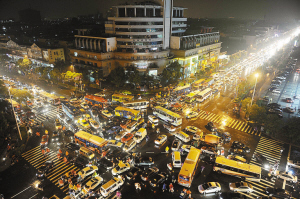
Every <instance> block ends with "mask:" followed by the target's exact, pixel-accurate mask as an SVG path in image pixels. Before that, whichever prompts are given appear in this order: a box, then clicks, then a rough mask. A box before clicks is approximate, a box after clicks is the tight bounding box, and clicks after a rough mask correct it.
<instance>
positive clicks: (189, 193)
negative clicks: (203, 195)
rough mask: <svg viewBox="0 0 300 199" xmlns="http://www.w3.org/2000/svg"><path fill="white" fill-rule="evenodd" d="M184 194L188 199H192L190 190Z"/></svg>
mask: <svg viewBox="0 0 300 199" xmlns="http://www.w3.org/2000/svg"><path fill="white" fill-rule="evenodd" d="M186 194H187V195H188V197H189V198H192V192H191V190H187V192H186Z"/></svg>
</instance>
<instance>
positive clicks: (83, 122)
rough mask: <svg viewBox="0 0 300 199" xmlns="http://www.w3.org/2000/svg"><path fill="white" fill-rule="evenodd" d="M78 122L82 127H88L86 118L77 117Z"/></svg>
mask: <svg viewBox="0 0 300 199" xmlns="http://www.w3.org/2000/svg"><path fill="white" fill-rule="evenodd" d="M78 123H79V124H80V125H81V126H82V127H83V128H90V124H89V123H88V122H87V121H86V119H79V120H78Z"/></svg>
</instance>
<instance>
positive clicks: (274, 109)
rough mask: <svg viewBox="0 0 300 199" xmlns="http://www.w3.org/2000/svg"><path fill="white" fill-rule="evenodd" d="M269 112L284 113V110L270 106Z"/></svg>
mask: <svg viewBox="0 0 300 199" xmlns="http://www.w3.org/2000/svg"><path fill="white" fill-rule="evenodd" d="M267 113H268V114H282V110H281V109H276V108H270V109H268V112H267Z"/></svg>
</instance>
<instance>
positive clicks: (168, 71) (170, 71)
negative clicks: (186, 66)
mask: <svg viewBox="0 0 300 199" xmlns="http://www.w3.org/2000/svg"><path fill="white" fill-rule="evenodd" d="M182 69H183V68H182V66H181V65H180V64H179V63H178V62H177V61H175V62H173V63H171V64H170V65H169V66H168V67H166V68H165V69H164V70H163V73H162V80H163V84H173V83H178V81H179V80H180V79H182V78H183V72H182Z"/></svg>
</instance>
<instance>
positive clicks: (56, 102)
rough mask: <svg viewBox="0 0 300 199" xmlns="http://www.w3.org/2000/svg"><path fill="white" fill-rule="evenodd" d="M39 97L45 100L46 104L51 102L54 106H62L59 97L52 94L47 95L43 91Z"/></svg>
mask: <svg viewBox="0 0 300 199" xmlns="http://www.w3.org/2000/svg"><path fill="white" fill-rule="evenodd" d="M39 95H40V96H41V97H42V98H43V100H44V101H46V102H50V103H52V104H53V105H59V104H60V99H59V97H58V96H56V95H54V94H51V93H47V92H45V91H41V92H40V93H39Z"/></svg>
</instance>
